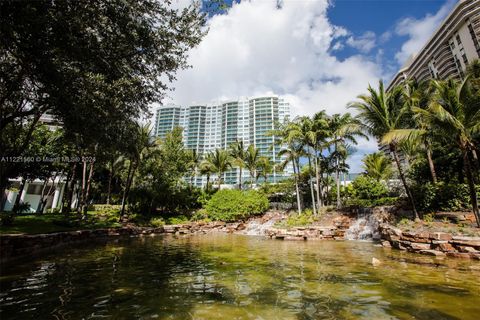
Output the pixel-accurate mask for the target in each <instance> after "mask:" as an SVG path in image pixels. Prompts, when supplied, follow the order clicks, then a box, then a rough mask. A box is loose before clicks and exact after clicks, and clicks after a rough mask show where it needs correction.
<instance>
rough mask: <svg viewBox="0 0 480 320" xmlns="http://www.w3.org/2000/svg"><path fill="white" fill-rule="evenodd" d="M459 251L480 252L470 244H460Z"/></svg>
mask: <svg viewBox="0 0 480 320" xmlns="http://www.w3.org/2000/svg"><path fill="white" fill-rule="evenodd" d="M458 251H460V252H466V253H480V251H478V250H475V248H473V247H469V246H458Z"/></svg>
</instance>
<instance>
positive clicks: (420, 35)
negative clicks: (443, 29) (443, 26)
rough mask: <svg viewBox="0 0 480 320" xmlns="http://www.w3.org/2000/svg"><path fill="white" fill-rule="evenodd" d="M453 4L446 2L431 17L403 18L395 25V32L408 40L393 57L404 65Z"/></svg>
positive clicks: (428, 15)
mask: <svg viewBox="0 0 480 320" xmlns="http://www.w3.org/2000/svg"><path fill="white" fill-rule="evenodd" d="M455 4H456V1H455V0H448V1H447V2H446V3H445V4H444V5H443V6H442V7H441V8H440V9H439V10H438V11H437V12H436V13H435V14H433V15H432V14H427V15H426V16H424V17H423V18H421V19H415V18H405V19H403V20H401V21H400V22H399V23H398V24H397V26H396V28H395V32H396V33H397V34H398V35H401V36H408V40H407V41H406V42H405V43H404V44H403V45H402V48H401V50H400V51H399V52H398V53H397V54H396V55H395V58H396V59H397V61H398V62H399V63H400V64H403V63H405V61H407V59H408V58H409V57H410V55H415V54H416V53H418V51H420V49H421V48H422V47H423V46H424V45H425V44H426V42H427V41H428V39H429V38H430V37H431V36H432V34H433V33H434V32H435V30H436V29H437V28H438V27H439V26H440V23H441V22H442V21H443V19H445V17H446V16H447V15H448V13H449V12H450V10H451V9H452V7H453V6H454V5H455Z"/></svg>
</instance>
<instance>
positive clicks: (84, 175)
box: [77, 161, 87, 214]
mask: <svg viewBox="0 0 480 320" xmlns="http://www.w3.org/2000/svg"><path fill="white" fill-rule="evenodd" d="M86 183H87V162H86V161H83V169H82V189H81V191H80V201H78V205H77V213H78V214H80V210H81V208H82V206H83V203H84V202H85V186H86Z"/></svg>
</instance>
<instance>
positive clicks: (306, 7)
mask: <svg viewBox="0 0 480 320" xmlns="http://www.w3.org/2000/svg"><path fill="white" fill-rule="evenodd" d="M276 3H277V1H275V0H269V1H266V0H263V1H251V2H250V1H243V2H241V3H239V4H234V5H233V6H232V8H231V9H230V10H229V12H228V13H227V14H224V15H217V16H214V17H212V18H211V19H210V20H209V22H208V27H209V32H208V34H207V35H206V37H205V38H204V39H203V41H202V42H201V43H200V45H199V46H198V47H197V48H195V49H193V50H192V51H191V52H190V57H189V64H190V65H191V66H192V68H190V69H187V70H183V71H181V72H180V73H179V74H178V77H177V78H178V80H177V81H176V82H175V83H174V84H173V86H174V87H175V91H173V92H171V94H170V97H169V99H167V101H164V102H170V101H172V102H175V103H178V104H183V105H185V104H191V103H208V102H211V101H218V100H224V99H235V98H238V97H241V96H255V95H262V94H266V93H276V94H279V95H282V96H284V97H286V98H287V100H289V101H290V103H291V105H292V113H293V115H294V116H295V115H312V114H314V113H315V112H318V111H320V110H322V109H325V110H326V111H327V113H329V114H333V113H340V112H345V111H346V105H347V103H348V102H350V101H352V100H354V99H355V97H356V96H357V95H359V94H361V93H364V92H365V90H366V88H367V86H368V84H369V83H371V84H376V83H377V81H378V79H379V78H381V77H382V70H381V67H380V66H379V65H378V64H377V63H376V62H375V57H372V58H369V57H367V56H364V55H353V56H350V57H348V58H346V59H344V60H339V59H337V58H336V57H335V56H334V55H333V54H332V51H334V50H335V49H337V50H338V49H340V47H341V46H342V45H343V44H342V43H340V42H339V41H342V42H343V41H344V40H345V39H342V38H346V37H348V36H350V33H349V31H348V30H346V29H345V28H343V27H341V26H334V25H332V24H331V23H330V21H329V20H328V17H327V8H328V6H329V1H328V0H322V1H295V2H293V1H292V2H287V1H285V2H284V3H283V6H282V8H281V9H278V8H277V7H276ZM374 36H375V35H373V37H372V35H371V34H364V35H363V36H361V37H359V38H355V39H354V40H353V41H354V44H355V45H357V44H358V46H359V48H362V50H363V51H365V49H367V48H370V46H372V44H371V42H372V38H374ZM363 38H365V39H364V40H368V41H367V42H366V43H364V45H363V46H361V47H360V45H359V41H364V40H362V39H363ZM346 40H348V39H346ZM374 41H375V40H374V39H373V42H374ZM369 50H371V48H370V49H369ZM369 50H366V51H369ZM365 147H366V146H365ZM363 148H364V146H363V145H362V146H359V148H358V149H359V154H361V155H362V154H363V153H362V150H363ZM368 148H369V150H370V148H371V145H368ZM358 157H359V156H356V158H358ZM356 158H355V159H356ZM360 158H361V157H360ZM357 160H358V159H357ZM353 167H355V168H357V167H359V164H358V163H357V164H353V165H352V168H353Z"/></svg>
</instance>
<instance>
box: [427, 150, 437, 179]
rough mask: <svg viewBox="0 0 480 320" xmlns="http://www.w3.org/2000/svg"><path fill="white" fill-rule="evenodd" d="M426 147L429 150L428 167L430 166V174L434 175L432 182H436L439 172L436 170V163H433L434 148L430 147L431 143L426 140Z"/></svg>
mask: <svg viewBox="0 0 480 320" xmlns="http://www.w3.org/2000/svg"><path fill="white" fill-rule="evenodd" d="M425 149H426V150H427V160H428V167H429V168H430V174H431V176H432V182H433V183H434V184H436V183H437V173H436V172H435V165H434V164H433V159H432V148H431V147H430V143H428V141H427V142H425Z"/></svg>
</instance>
